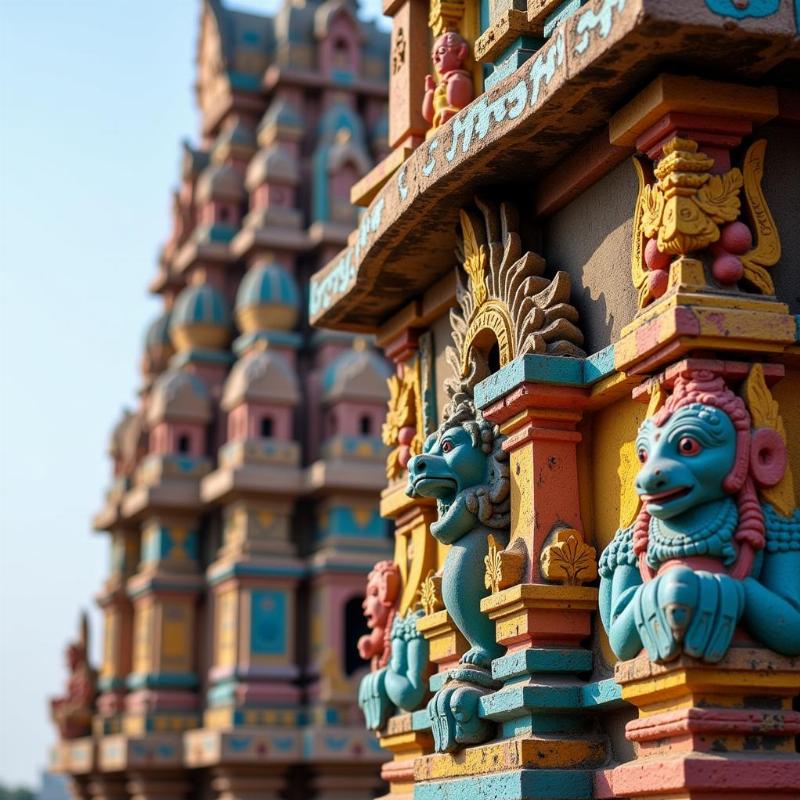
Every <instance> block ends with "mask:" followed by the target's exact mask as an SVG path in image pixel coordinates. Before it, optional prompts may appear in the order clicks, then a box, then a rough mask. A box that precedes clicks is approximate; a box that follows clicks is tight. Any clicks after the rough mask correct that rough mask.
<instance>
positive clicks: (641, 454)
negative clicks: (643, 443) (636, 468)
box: [636, 447, 647, 464]
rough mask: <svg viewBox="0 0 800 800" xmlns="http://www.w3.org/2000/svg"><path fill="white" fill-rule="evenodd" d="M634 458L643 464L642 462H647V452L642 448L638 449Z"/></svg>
mask: <svg viewBox="0 0 800 800" xmlns="http://www.w3.org/2000/svg"><path fill="white" fill-rule="evenodd" d="M636 456H637V458H638V459H639V461H641V462H642V464H644V462H645V461H647V450H645V449H644V447H640V448H639V449H638V450H637V451H636Z"/></svg>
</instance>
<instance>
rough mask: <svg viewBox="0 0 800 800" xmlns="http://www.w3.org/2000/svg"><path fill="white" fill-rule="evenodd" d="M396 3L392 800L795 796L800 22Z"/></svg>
mask: <svg viewBox="0 0 800 800" xmlns="http://www.w3.org/2000/svg"><path fill="white" fill-rule="evenodd" d="M384 10H385V12H386V13H387V14H389V15H390V16H391V17H392V55H391V83H390V98H389V120H390V122H389V145H390V147H391V148H392V152H391V153H390V154H389V155H388V156H387V157H386V159H385V160H384V161H383V162H381V163H380V164H379V165H378V166H376V167H375V168H374V169H373V170H372V171H371V172H370V173H369V174H368V175H367V176H366V177H365V178H363V179H362V180H361V181H359V183H358V184H356V186H355V187H354V190H353V195H352V197H353V199H354V201H355V202H358V203H359V204H361V205H363V206H364V207H365V211H364V216H363V217H362V223H361V226H360V231H359V236H358V238H357V239H356V240H355V241H353V242H351V243H350V244H349V246H348V247H347V248H345V249H344V250H343V251H342V252H341V253H340V254H339V255H338V256H337V257H336V258H334V259H333V260H332V261H331V262H330V263H329V264H328V265H327V266H326V267H325V268H324V269H322V270H321V271H320V272H318V273H317V274H316V275H314V276H313V277H312V281H311V294H310V314H311V317H312V322H313V323H314V324H315V325H317V326H319V327H321V328H324V329H328V330H337V331H361V332H364V331H368V332H373V333H374V334H375V335H376V337H377V341H378V342H379V344H380V345H381V346H382V347H383V349H384V352H385V354H386V356H387V357H388V358H389V359H390V360H392V361H393V363H394V365H395V373H394V375H393V376H392V378H391V379H390V384H389V385H390V392H391V400H390V405H389V414H388V417H387V422H386V426H385V428H384V433H385V441H386V443H387V444H388V445H389V446H390V448H391V452H390V455H389V458H388V460H387V478H388V482H387V486H386V487H385V489H384V491H383V494H382V501H381V511H382V514H383V516H384V517H385V518H387V519H392V520H394V521H395V522H396V532H395V537H396V546H395V555H394V559H393V561H386V560H384V561H382V562H381V563H379V564H376V566H375V569H374V570H373V572H372V573H371V575H370V578H369V583H368V591H367V597H366V601H365V610H366V612H367V614H368V618H369V621H370V624H371V625H372V629H373V635H371V636H370V638H369V640H368V643H367V644H368V646H365V647H363V648H362V655H364V656H365V657H368V658H369V659H370V668H371V669H370V673H369V675H368V676H367V677H366V678H365V679H364V681H363V682H362V684H361V687H360V690H359V703H360V705H361V707H362V709H363V711H364V714H365V718H366V723H367V726H368V727H369V728H370V729H372V730H374V731H375V733H376V735H377V736H378V737H379V740H380V742H381V743H382V745H383V746H384V747H385V748H386V749H388V750H389V751H391V753H392V755H393V760H392V761H391V762H389V763H387V764H386V765H385V766H384V770H383V775H384V777H385V779H386V780H387V781H388V782H389V784H390V787H391V788H390V792H389V794H384V795H383V800H411V798H412V797H413V798H414V800H450V799H451V798H473V797H474V798H492V799H493V800H501V798H502V800H528V799H529V798H537V800H589V798H603V799H605V798H609V799H610V798H617V799H619V800H624V799H627V798H653V800H656V799H657V800H721V798H726V800H734V799H735V800H755V798H758V800H777V799H778V798H780V800H789V798H798V797H800V756H799V755H798V748H797V741H798V740H797V738H796V737H797V735H798V733H800V713H798V694H799V693H800V509H798V496H797V487H798V486H800V403H798V395H799V394H800V334H799V333H798V328H799V323H800V316H798V313H799V312H800V238H798V230H800V228H798V225H797V220H798V209H800V94H799V93H798V86H800V70H799V69H798V64H800V7H799V6H798V4H797V3H796V2H795V3H791V2H781V0H741V1H740V0H699V1H695V0H586V1H583V0H576V1H575V2H572V1H571V0H563V2H562V0H519V2H518V1H517V0H514V2H494V3H484V2H480V3H479V2H477V0H453V2H442V0H430V2H428V0H389V1H388V2H385V3H384Z"/></svg>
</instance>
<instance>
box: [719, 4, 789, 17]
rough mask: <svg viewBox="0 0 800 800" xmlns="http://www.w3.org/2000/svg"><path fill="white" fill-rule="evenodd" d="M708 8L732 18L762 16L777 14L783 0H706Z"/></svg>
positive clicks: (722, 15)
mask: <svg viewBox="0 0 800 800" xmlns="http://www.w3.org/2000/svg"><path fill="white" fill-rule="evenodd" d="M706 6H707V7H708V10H709V11H711V12H712V13H714V14H719V16H721V17H730V18H731V19H747V18H748V17H755V18H759V19H760V18H762V17H771V16H772V15H773V14H777V13H778V10H779V9H780V7H781V0H749V2H748V3H746V4H744V3H740V4H738V5H737V4H736V3H735V2H734V0H706Z"/></svg>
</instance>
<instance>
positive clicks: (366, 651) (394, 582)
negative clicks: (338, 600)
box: [358, 561, 400, 671]
mask: <svg viewBox="0 0 800 800" xmlns="http://www.w3.org/2000/svg"><path fill="white" fill-rule="evenodd" d="M399 594H400V569H399V568H398V566H397V564H395V563H394V561H379V562H378V563H377V564H376V565H375V566H374V567H373V568H372V570H371V571H370V573H369V575H367V591H366V594H365V595H364V602H363V603H362V604H361V608H362V609H363V610H364V617H365V618H366V620H367V628H369V631H370V632H369V633H368V634H366V635H365V636H362V637H361V638H360V639H359V640H358V654H359V655H360V656H361V658H363V659H364V660H365V661H370V662H371V665H370V666H371V668H372V670H373V671H374V670H376V669H379V668H380V667H385V666H386V664H387V663H388V662H389V654H390V652H391V644H390V632H391V629H392V621H393V619H394V615H395V607H396V606H397V600H398V597H399Z"/></svg>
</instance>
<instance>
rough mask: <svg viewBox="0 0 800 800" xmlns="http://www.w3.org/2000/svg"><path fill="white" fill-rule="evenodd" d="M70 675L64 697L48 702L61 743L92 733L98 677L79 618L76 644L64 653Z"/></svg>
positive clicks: (85, 624)
mask: <svg viewBox="0 0 800 800" xmlns="http://www.w3.org/2000/svg"><path fill="white" fill-rule="evenodd" d="M65 655H66V664H67V669H68V671H69V678H68V680H67V689H66V694H65V695H64V696H63V697H55V698H53V699H52V700H51V701H50V710H51V715H52V718H53V722H55V724H56V726H57V727H58V731H59V733H60V735H61V738H62V739H77V738H79V737H81V736H86V735H88V734H89V733H90V732H91V723H92V712H93V710H94V700H95V696H96V694H97V674H96V673H95V671H94V670H93V669H92V667H91V666H90V665H89V626H88V621H87V619H86V615H85V614H83V615H82V616H81V632H80V638H79V639H78V641H75V642H71V643H70V644H69V645H68V646H67V649H66V651H65Z"/></svg>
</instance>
